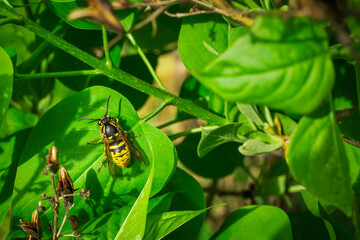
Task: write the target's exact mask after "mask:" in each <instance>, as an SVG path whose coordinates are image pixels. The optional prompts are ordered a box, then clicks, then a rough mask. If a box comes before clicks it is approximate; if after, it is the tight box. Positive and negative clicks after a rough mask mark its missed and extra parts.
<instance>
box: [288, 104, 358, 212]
mask: <svg viewBox="0 0 360 240" xmlns="http://www.w3.org/2000/svg"><path fill="white" fill-rule="evenodd" d="M337 128H338V127H337V124H336V120H335V115H334V112H333V110H331V108H330V107H329V103H325V104H324V105H323V106H322V107H321V108H320V109H318V110H317V111H316V112H314V113H313V114H311V115H309V116H306V117H303V118H302V119H301V120H300V122H299V125H298V126H297V128H296V130H295V132H294V134H293V136H292V137H291V140H290V145H289V148H288V162H289V166H290V171H291V173H292V174H293V176H294V178H295V179H296V180H297V181H298V182H300V183H301V184H302V185H303V186H305V187H306V189H307V190H308V191H309V192H310V193H312V194H313V195H315V196H316V197H318V198H319V199H321V200H323V201H325V202H327V203H330V204H333V205H335V206H337V207H338V208H340V209H341V210H342V211H344V212H345V214H346V215H348V216H350V214H351V211H352V210H351V209H352V201H351V179H350V173H349V166H348V159H347V156H346V154H345V149H344V145H343V143H342V141H341V140H340V137H339V130H338V129H337Z"/></svg>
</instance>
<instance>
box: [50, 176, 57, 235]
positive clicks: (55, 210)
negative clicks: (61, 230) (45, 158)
mask: <svg viewBox="0 0 360 240" xmlns="http://www.w3.org/2000/svg"><path fill="white" fill-rule="evenodd" d="M50 178H51V185H52V188H53V192H54V226H53V240H56V239H57V235H56V233H57V229H58V220H59V197H58V195H57V194H56V187H55V180H54V173H52V172H50Z"/></svg>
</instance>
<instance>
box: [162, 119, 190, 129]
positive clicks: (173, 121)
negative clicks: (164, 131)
mask: <svg viewBox="0 0 360 240" xmlns="http://www.w3.org/2000/svg"><path fill="white" fill-rule="evenodd" d="M184 120H187V119H184ZM180 121H182V120H179V119H177V118H175V119H174V120H171V121H168V122H166V123H164V124H161V125H160V126H157V128H159V129H161V128H165V127H167V126H170V125H172V124H174V123H177V122H180Z"/></svg>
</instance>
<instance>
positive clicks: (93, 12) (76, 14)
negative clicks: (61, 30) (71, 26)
mask: <svg viewBox="0 0 360 240" xmlns="http://www.w3.org/2000/svg"><path fill="white" fill-rule="evenodd" d="M86 1H87V2H88V3H89V6H90V7H89V8H78V9H75V10H73V11H72V12H70V14H69V15H68V17H67V18H68V20H70V21H71V20H75V19H81V18H87V19H90V20H92V21H94V22H97V23H99V24H102V25H104V26H105V27H106V28H107V29H109V30H112V31H115V32H118V33H122V32H124V28H123V26H122V25H121V24H120V22H119V20H118V18H117V17H116V16H115V15H114V13H113V7H112V6H111V4H110V3H109V1H107V0H86Z"/></svg>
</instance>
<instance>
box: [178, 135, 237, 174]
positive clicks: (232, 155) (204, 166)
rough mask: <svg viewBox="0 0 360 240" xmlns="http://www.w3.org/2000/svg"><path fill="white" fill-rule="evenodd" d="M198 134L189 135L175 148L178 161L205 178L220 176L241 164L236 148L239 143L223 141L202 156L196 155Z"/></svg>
mask: <svg viewBox="0 0 360 240" xmlns="http://www.w3.org/2000/svg"><path fill="white" fill-rule="evenodd" d="M199 141H200V134H193V135H189V136H187V137H186V138H185V140H184V141H183V142H182V143H181V144H179V145H178V146H177V147H176V149H177V151H178V154H179V159H180V161H181V162H182V163H183V164H184V165H185V166H186V167H187V168H189V169H190V170H191V171H193V172H195V173H196V174H199V175H201V176H203V177H207V178H220V177H224V176H226V175H228V174H230V173H232V172H233V171H234V170H235V168H236V167H237V166H240V165H243V156H242V155H241V154H240V153H239V151H238V150H237V148H238V147H239V143H235V142H230V143H224V144H222V145H221V146H218V147H217V148H215V149H213V150H212V151H211V152H209V153H208V154H207V155H205V156H203V157H201V158H200V157H199V156H198V148H197V145H198V143H199Z"/></svg>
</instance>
